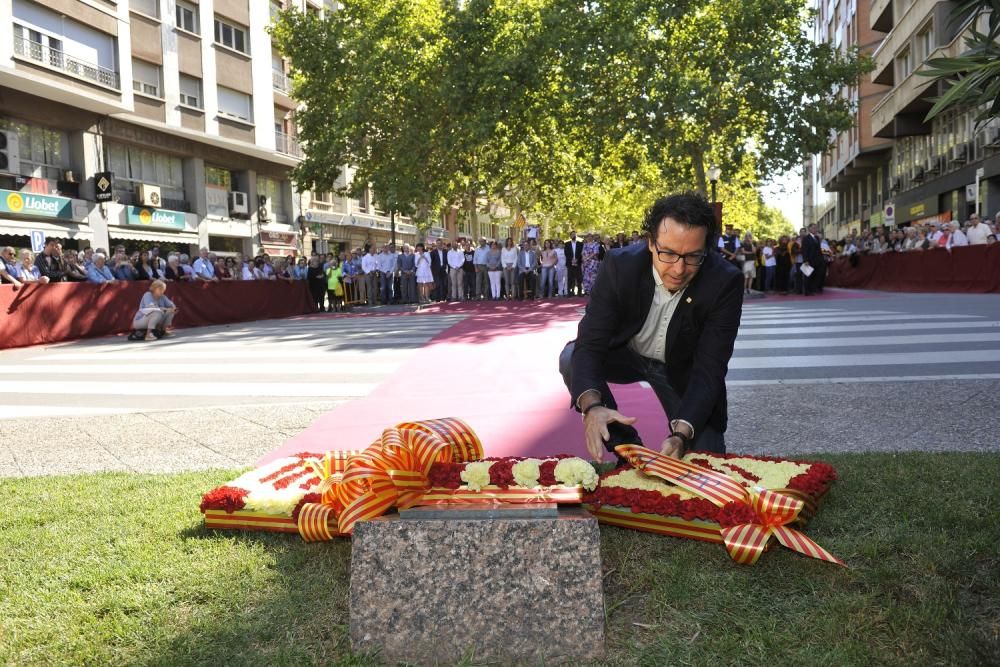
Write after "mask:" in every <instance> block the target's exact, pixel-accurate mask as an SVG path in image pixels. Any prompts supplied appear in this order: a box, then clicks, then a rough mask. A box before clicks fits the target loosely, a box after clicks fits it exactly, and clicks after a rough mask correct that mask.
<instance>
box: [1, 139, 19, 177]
mask: <svg viewBox="0 0 1000 667" xmlns="http://www.w3.org/2000/svg"><path fill="white" fill-rule="evenodd" d="M0 172H5V173H8V174H20V173H21V159H20V156H19V154H18V151H17V132H14V131H13V130H0Z"/></svg>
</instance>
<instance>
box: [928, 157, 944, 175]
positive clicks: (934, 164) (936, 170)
mask: <svg viewBox="0 0 1000 667" xmlns="http://www.w3.org/2000/svg"><path fill="white" fill-rule="evenodd" d="M942 162H943V160H942V158H941V157H940V156H938V157H932V158H931V159H930V160H928V161H927V173H928V174H940V173H941V168H942V167H943V166H944V165H942V164H941V163H942Z"/></svg>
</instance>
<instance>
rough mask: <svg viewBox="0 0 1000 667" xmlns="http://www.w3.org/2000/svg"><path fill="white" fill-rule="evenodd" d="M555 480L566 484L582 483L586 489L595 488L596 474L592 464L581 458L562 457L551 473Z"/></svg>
mask: <svg viewBox="0 0 1000 667" xmlns="http://www.w3.org/2000/svg"><path fill="white" fill-rule="evenodd" d="M552 474H553V475H554V476H555V478H556V481H558V482H561V483H562V484H565V485H566V486H576V485H577V484H579V485H582V486H583V488H585V489H586V490H587V491H593V490H594V489H596V488H597V482H598V476H597V471H596V470H594V466H592V465H590V464H589V463H588V462H586V461H584V460H583V459H581V458H576V457H573V458H570V459H562V460H560V461H559V463H557V464H556V468H555V470H554V471H553V473H552Z"/></svg>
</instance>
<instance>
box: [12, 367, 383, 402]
mask: <svg viewBox="0 0 1000 667" xmlns="http://www.w3.org/2000/svg"><path fill="white" fill-rule="evenodd" d="M105 370H106V369H105ZM192 370H197V368H193V369H192ZM123 372H125V371H124V370H123ZM375 387H376V383H359V382H306V381H304V380H301V379H296V380H295V381H288V382H282V383H281V387H280V393H281V395H282V396H298V397H317V396H318V397H340V398H348V397H354V396H365V395H367V394H368V393H369V392H370V391H371V390H372V389H374V388H375ZM52 388H53V387H52V383H51V382H39V381H36V380H19V381H18V382H15V383H3V384H0V394H46V393H51V392H52ZM140 388H141V387H136V386H135V385H134V384H129V383H118V382H112V381H108V382H102V383H101V384H100V387H99V389H96V390H99V391H100V393H101V394H102V395H104V396H134V395H135V393H136V391H137V390H139V389H140ZM149 388H150V389H151V390H152V395H153V396H273V395H274V394H275V393H277V392H278V391H279V388H278V387H276V386H275V383H274V382H272V381H269V382H260V381H254V382H236V381H229V382H217V381H213V382H159V381H156V380H153V381H151V384H150V387H149Z"/></svg>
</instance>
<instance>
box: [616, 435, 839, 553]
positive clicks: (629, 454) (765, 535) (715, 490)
mask: <svg viewBox="0 0 1000 667" xmlns="http://www.w3.org/2000/svg"><path fill="white" fill-rule="evenodd" d="M615 451H616V452H617V453H618V454H619V455H620V456H622V457H623V458H625V459H627V460H628V461H629V463H631V464H632V465H633V466H635V467H636V468H638V469H639V470H642V471H643V472H645V473H647V474H649V475H653V476H654V477H659V478H660V479H662V480H664V481H667V482H670V483H671V484H674V485H676V486H679V487H681V488H682V489H686V490H688V491H690V492H691V493H693V494H695V495H697V496H699V497H701V498H704V499H705V500H708V501H709V502H711V503H713V504H714V505H717V506H718V507H725V506H726V505H727V504H729V503H741V504H743V505H747V506H749V507H750V508H751V509H752V510H753V512H754V519H755V520H754V521H753V522H751V523H742V524H737V525H735V526H730V527H728V528H722V529H721V532H722V540H723V542H724V543H725V545H726V549H727V550H728V551H729V555H730V557H732V559H733V560H735V561H736V562H737V563H740V564H743V565H753V564H754V563H756V562H757V560H758V559H759V558H760V555H761V554H762V553H764V551H765V550H766V549H767V545H768V543H769V542H770V540H771V536H772V535H773V536H774V537H775V538H777V540H778V542H779V543H781V544H782V545H784V546H786V547H788V548H789V549H791V550H792V551H797V552H799V553H800V554H803V555H806V556H809V557H810V558H816V559H819V560H824V561H827V562H830V563H836V564H837V565H843V566H844V567H846V565H845V563H844V562H843V561H842V560H840V559H839V558H837V557H836V556H834V555H833V554H831V553H830V552H829V551H827V550H826V549H824V548H823V547H821V546H820V545H818V544H816V542H814V541H813V540H811V539H809V538H808V537H806V536H805V534H803V533H802V532H801V531H798V530H796V529H794V528H791V527H790V526H789V525H788V524H790V523H793V522H794V521H796V520H798V518H799V513H800V512H802V510H803V508H804V507H805V503H803V502H802V501H801V500H797V499H795V498H792V497H790V496H787V495H785V494H783V493H778V492H776V491H769V490H767V489H764V488H761V487H755V488H753V489H747V488H746V487H744V486H743V485H742V484H739V483H737V482H735V481H734V480H733V479H731V478H730V477H729V476H728V475H724V474H722V473H719V472H716V471H714V470H708V469H706V468H702V467H701V466H696V465H694V464H691V463H688V462H686V461H679V460H677V459H673V458H670V457H669V456H664V455H663V454H659V453H657V452H654V451H653V450H651V449H647V448H645V447H641V446H638V445H619V446H618V447H615Z"/></svg>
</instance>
